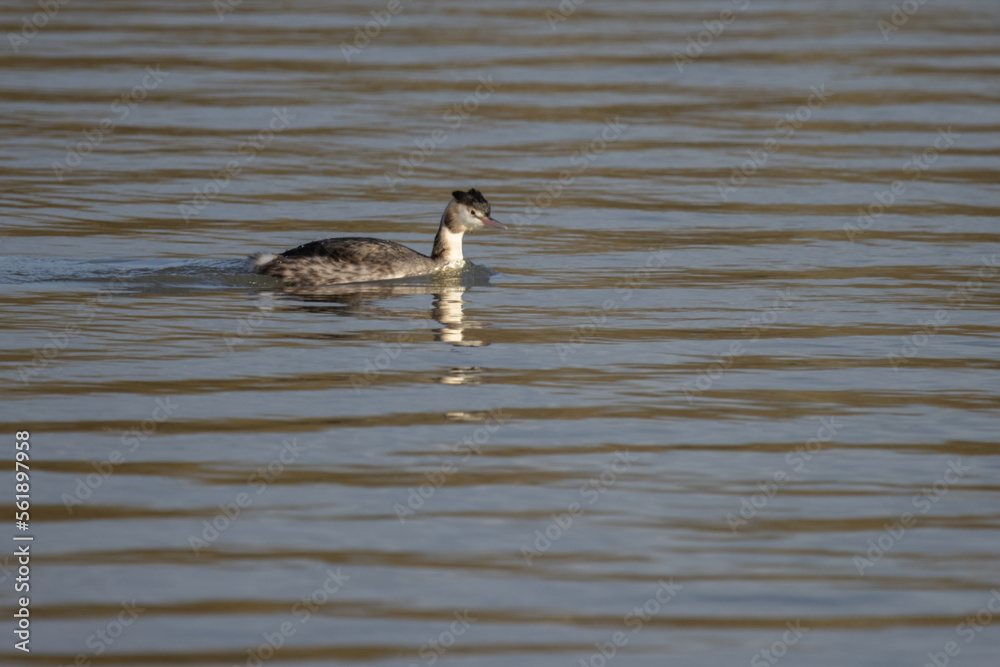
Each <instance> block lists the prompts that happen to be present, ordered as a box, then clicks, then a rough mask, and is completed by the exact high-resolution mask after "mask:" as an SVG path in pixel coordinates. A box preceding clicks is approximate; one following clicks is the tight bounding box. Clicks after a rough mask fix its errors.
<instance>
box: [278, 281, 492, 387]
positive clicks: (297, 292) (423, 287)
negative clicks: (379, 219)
mask: <svg viewBox="0 0 1000 667" xmlns="http://www.w3.org/2000/svg"><path fill="white" fill-rule="evenodd" d="M491 273H492V272H491V271H489V269H485V268H484V267H475V266H473V268H472V269H471V270H470V269H466V270H465V271H463V272H462V274H461V275H459V276H448V277H441V276H437V277H434V278H432V279H426V278H424V279H422V280H399V281H381V282H374V283H355V284H341V285H323V286H316V287H284V288H282V289H281V290H280V291H278V292H275V295H276V296H278V297H283V298H285V299H295V300H296V301H299V302H300V303H299V304H296V305H286V307H285V309H286V310H298V311H305V312H322V313H326V314H335V315H342V316H346V317H356V318H360V319H372V318H395V319H400V318H405V319H412V318H413V311H412V310H411V309H406V310H399V309H394V308H392V307H391V306H390V305H386V304H380V303H378V302H380V301H385V300H388V299H393V298H396V297H403V296H410V295H414V294H430V295H433V297H434V298H433V300H432V302H431V309H430V316H431V318H433V319H434V320H436V321H437V322H439V323H440V324H441V327H440V328H437V329H433V332H434V340H436V341H441V342H444V343H449V344H451V345H454V346H456V347H482V346H485V345H489V344H490V343H489V342H488V341H485V340H482V339H481V338H478V337H476V335H475V333H474V332H475V331H477V330H481V329H483V328H487V327H488V326H489V325H488V324H484V323H482V322H478V321H474V320H469V319H466V317H465V312H464V305H465V300H464V299H463V295H464V294H465V292H467V291H468V290H469V289H470V288H472V287H484V286H488V285H489V275H490V274H491ZM334 337H338V338H340V337H343V336H342V335H335V336H334ZM478 372H479V370H478V369H469V368H464V369H463V368H459V369H452V370H451V371H450V372H449V373H448V374H447V375H446V376H444V377H442V378H441V379H440V381H441V382H443V383H445V384H467V383H469V382H471V381H473V378H474V377H475V375H476V374H477V373H478Z"/></svg>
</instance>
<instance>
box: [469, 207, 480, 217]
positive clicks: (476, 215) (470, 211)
mask: <svg viewBox="0 0 1000 667" xmlns="http://www.w3.org/2000/svg"><path fill="white" fill-rule="evenodd" d="M469 213H471V214H472V215H474V216H475V217H477V218H478V217H479V214H478V213H476V210H475V209H473V208H470V209H469Z"/></svg>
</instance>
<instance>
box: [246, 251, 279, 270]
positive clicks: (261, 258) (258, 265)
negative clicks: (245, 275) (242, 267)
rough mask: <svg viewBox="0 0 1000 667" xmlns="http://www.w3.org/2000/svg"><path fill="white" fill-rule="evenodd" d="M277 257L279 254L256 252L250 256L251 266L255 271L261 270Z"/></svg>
mask: <svg viewBox="0 0 1000 667" xmlns="http://www.w3.org/2000/svg"><path fill="white" fill-rule="evenodd" d="M277 258H278V256H277V255H275V254H274V253H271V252H255V253H254V254H252V255H250V257H248V259H249V260H250V268H252V269H253V270H255V271H259V270H260V269H262V268H264V267H265V266H267V265H268V264H270V263H271V262H273V261H274V260H276V259H277Z"/></svg>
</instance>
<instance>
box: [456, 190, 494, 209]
mask: <svg viewBox="0 0 1000 667" xmlns="http://www.w3.org/2000/svg"><path fill="white" fill-rule="evenodd" d="M451 196H452V197H454V198H455V201H457V202H458V203H459V204H465V205H466V206H475V207H476V208H478V209H479V210H481V211H482V212H483V213H485V214H486V215H489V214H490V203H489V202H488V201H486V198H485V197H483V193H482V192H480V191H479V190H477V189H475V188H471V189H470V190H469V191H468V192H462V191H461V190H455V191H454V192H452V193H451Z"/></svg>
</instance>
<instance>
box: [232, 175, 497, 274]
mask: <svg viewBox="0 0 1000 667" xmlns="http://www.w3.org/2000/svg"><path fill="white" fill-rule="evenodd" d="M451 196H452V199H451V201H450V202H448V206H447V207H445V209H444V213H443V214H442V215H441V224H440V226H439V227H438V231H437V236H435V237H434V247H433V249H432V250H431V254H430V256H427V255H424V254H421V253H419V252H417V251H415V250H411V249H410V248H407V247H406V246H404V245H400V244H399V243H395V242H393V241H385V240H382V239H373V238H364V237H340V238H331V239H323V240H321V241H312V242H310V243H305V244H303V245H300V246H298V247H296V248H292V249H291V250H286V251H285V252H283V253H280V254H277V255H275V254H273V253H255V254H253V255H250V258H249V259H250V262H251V267H252V269H253V270H254V271H255V272H256V273H260V274H263V275H267V276H273V277H275V278H279V279H280V280H282V281H283V282H284V283H285V284H286V285H290V286H312V285H339V284H343V283H356V282H368V281H373V280H392V279H396V278H406V277H410V276H423V275H428V274H432V273H436V272H438V271H442V270H445V269H456V268H460V267H461V266H463V265H464V264H465V258H464V256H463V255H462V237H463V236H464V235H465V233H466V232H472V231H475V230H477V229H481V228H482V227H493V228H494V229H507V226H506V225H504V224H503V223H501V222H499V221H497V220H494V219H493V218H492V217H490V215H491V209H490V203H489V202H488V201H486V198H485V197H483V194H482V193H481V192H479V190H476V189H475V188H471V189H469V190H468V191H467V192H462V191H461V190H455V191H454V192H452V193H451Z"/></svg>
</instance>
